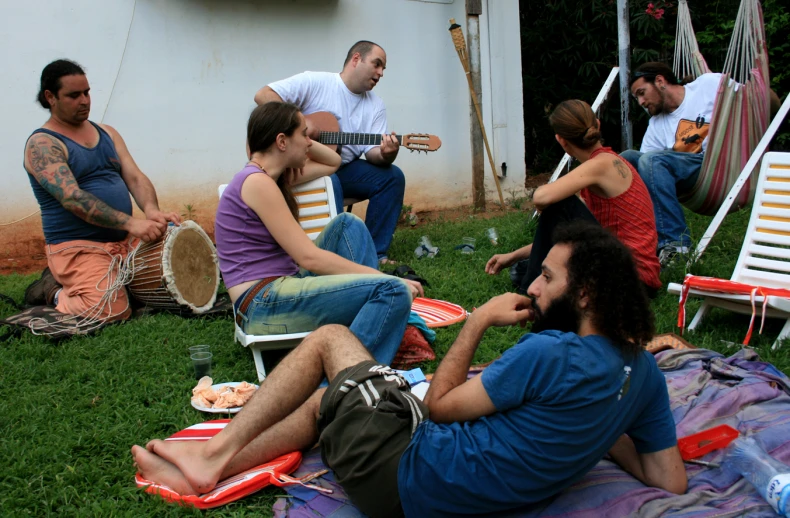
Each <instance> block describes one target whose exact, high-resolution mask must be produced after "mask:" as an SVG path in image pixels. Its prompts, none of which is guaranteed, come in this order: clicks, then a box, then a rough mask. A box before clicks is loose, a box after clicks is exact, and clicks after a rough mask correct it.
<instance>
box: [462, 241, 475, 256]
mask: <svg viewBox="0 0 790 518" xmlns="http://www.w3.org/2000/svg"><path fill="white" fill-rule="evenodd" d="M474 252H475V238H473V237H465V238H464V239H463V246H462V247H461V253H464V254H473V253H474Z"/></svg>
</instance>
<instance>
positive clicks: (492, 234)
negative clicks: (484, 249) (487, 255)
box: [486, 227, 499, 246]
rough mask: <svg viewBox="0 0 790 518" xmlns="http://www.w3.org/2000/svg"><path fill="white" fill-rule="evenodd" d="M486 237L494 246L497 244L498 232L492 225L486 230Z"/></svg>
mask: <svg viewBox="0 0 790 518" xmlns="http://www.w3.org/2000/svg"><path fill="white" fill-rule="evenodd" d="M486 237H487V238H488V240H489V241H490V242H491V244H492V245H494V246H496V245H498V244H499V233H498V232H497V231H496V229H495V228H494V227H491V228H489V229H488V230H486Z"/></svg>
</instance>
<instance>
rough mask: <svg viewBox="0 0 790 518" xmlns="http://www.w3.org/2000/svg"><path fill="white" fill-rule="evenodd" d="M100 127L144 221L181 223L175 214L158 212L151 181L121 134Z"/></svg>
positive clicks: (107, 127) (163, 223)
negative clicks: (111, 146) (117, 160)
mask: <svg viewBox="0 0 790 518" xmlns="http://www.w3.org/2000/svg"><path fill="white" fill-rule="evenodd" d="M101 127H102V128H103V129H104V130H105V131H106V132H107V133H109V134H110V137H112V141H113V144H115V151H116V152H117V153H118V159H119V160H120V162H121V177H122V178H123V181H124V183H126V187H127V188H128V189H129V192H130V193H132V196H133V197H134V201H135V202H136V203H137V206H138V207H140V209H142V211H143V212H144V213H145V217H146V219H149V220H151V221H156V222H158V223H161V224H162V225H167V222H168V221H172V222H173V223H175V224H178V223H180V222H181V218H180V217H179V216H178V214H176V213H175V212H162V211H161V210H159V201H158V200H157V198H156V190H155V189H154V184H152V183H151V180H150V179H149V178H148V177H147V176H146V175H145V174H144V173H143V172H142V171H141V170H140V168H139V167H137V163H135V161H134V159H133V158H132V155H131V153H129V149H128V148H127V147H126V142H124V140H123V137H121V134H120V133H118V131H116V129H115V128H113V127H112V126H108V125H107V124H102V125H101Z"/></svg>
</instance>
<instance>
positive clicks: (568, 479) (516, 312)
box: [132, 223, 686, 517]
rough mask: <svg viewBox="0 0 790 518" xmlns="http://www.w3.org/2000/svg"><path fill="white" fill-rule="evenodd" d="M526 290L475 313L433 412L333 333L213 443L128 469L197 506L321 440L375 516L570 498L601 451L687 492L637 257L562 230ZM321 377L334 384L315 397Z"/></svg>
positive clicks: (286, 367)
mask: <svg viewBox="0 0 790 518" xmlns="http://www.w3.org/2000/svg"><path fill="white" fill-rule="evenodd" d="M612 272H616V274H615V275H613V274H612ZM528 294H529V295H530V297H531V300H530V298H526V297H522V296H520V295H517V294H515V293H506V294H504V295H500V296H498V297H495V298H493V299H491V300H490V301H489V302H488V303H486V304H485V305H483V306H482V307H480V308H478V309H477V310H476V311H475V312H474V313H472V315H471V316H470V317H469V320H468V321H467V323H466V325H464V327H463V329H462V330H461V333H460V334H459V336H458V339H457V340H456V341H455V343H454V344H453V346H452V347H451V348H450V350H449V351H448V352H447V355H446V356H445V358H444V360H443V361H442V362H441V364H440V365H439V367H438V369H437V371H436V374H435V375H434V377H433V381H432V383H431V386H430V390H429V391H428V393H427V395H426V396H425V401H424V403H423V402H421V401H420V400H419V399H417V398H416V397H414V396H413V395H412V394H411V393H410V392H409V388H408V384H407V383H406V382H405V381H404V380H403V379H402V378H401V377H400V376H398V375H397V374H396V373H395V372H393V371H392V370H391V369H390V368H389V367H386V366H382V365H378V364H376V362H375V361H373V358H372V357H371V356H370V353H368V352H367V351H366V350H365V348H364V347H363V346H362V344H360V343H359V341H358V340H357V339H356V338H355V337H354V335H353V334H351V332H349V331H348V329H346V328H345V327H342V326H324V327H322V328H320V329H318V330H316V331H315V332H313V333H312V334H310V336H309V337H308V338H307V339H305V340H304V342H302V344H301V345H300V346H299V347H297V348H296V349H294V351H293V352H291V353H290V354H289V355H288V356H287V357H286V358H285V359H284V360H283V361H282V362H281V363H280V365H279V366H278V367H277V368H276V369H275V370H274V371H273V372H272V373H271V375H269V377H267V378H266V381H264V383H263V384H262V385H261V388H260V389H259V390H258V391H257V393H256V394H255V396H253V398H252V400H250V402H248V403H247V405H246V406H245V407H244V410H243V411H242V412H241V413H239V414H238V416H236V418H235V419H233V421H231V423H230V424H229V425H228V426H227V427H226V428H225V429H224V430H223V431H222V432H220V433H219V434H217V435H216V436H215V437H214V438H213V439H211V440H210V441H208V442H204V443H191V442H164V441H161V440H154V441H151V442H150V443H148V445H147V447H146V449H143V448H141V447H139V446H135V447H133V448H132V455H133V456H134V460H135V462H136V463H137V465H138V467H139V469H140V471H141V473H142V475H143V476H144V477H145V478H146V479H148V480H152V481H155V482H158V483H162V484H166V485H168V486H170V487H171V488H173V489H174V490H176V491H178V492H180V493H182V494H198V493H204V492H207V491H209V490H211V489H212V488H213V487H214V486H215V484H217V481H218V480H222V479H224V478H226V477H229V476H231V475H234V474H236V473H239V472H241V471H244V470H246V469H249V468H251V467H253V466H256V465H258V464H261V463H263V462H266V461H268V460H270V459H273V458H275V457H277V456H279V455H282V454H284V453H286V452H290V451H293V450H301V449H305V448H309V447H310V446H312V445H313V444H315V442H316V440H318V441H319V444H320V446H321V449H322V455H323V459H324V462H325V463H326V464H327V465H329V466H330V467H331V468H332V469H333V470H334V471H335V473H336V475H337V478H338V481H339V483H340V484H341V485H342V486H343V488H344V489H345V490H346V492H347V493H348V495H349V497H350V498H351V500H352V502H353V503H354V504H355V505H356V506H357V507H359V508H360V509H361V510H362V511H363V512H364V513H366V514H368V515H369V516H373V517H376V516H400V515H403V514H405V515H406V516H436V515H440V514H441V515H445V514H453V515H454V514H474V513H480V514H483V513H493V512H496V511H502V510H507V509H512V508H516V507H520V506H523V505H526V504H530V503H533V502H537V501H539V500H542V499H544V498H547V497H549V496H551V495H554V494H556V493H558V492H560V491H562V490H563V489H565V488H567V487H568V486H570V485H571V484H572V483H573V482H575V481H577V480H579V479H580V478H581V477H582V476H584V474H585V473H587V472H588V471H589V470H590V469H591V468H592V467H593V466H594V465H595V464H596V463H597V462H598V461H599V460H600V459H601V458H602V457H603V456H604V455H606V453H607V452H608V453H609V454H610V455H611V456H612V458H613V459H614V460H615V461H617V462H618V463H619V464H620V465H621V466H622V467H623V468H624V469H626V470H627V471H629V472H630V473H632V474H633V475H634V476H635V477H637V478H638V479H640V480H641V481H643V482H644V483H645V484H648V485H650V486H655V487H659V488H663V489H665V490H667V491H671V492H674V493H682V492H684V491H685V490H686V472H685V469H684V467H683V462H682V460H681V458H680V454H679V452H678V448H677V441H676V437H675V425H674V422H673V420H672V415H671V414H670V409H669V397H668V395H667V389H666V384H665V382H664V376H663V375H662V374H661V372H660V371H659V369H658V367H657V366H656V362H655V360H653V357H652V355H650V354H649V353H647V352H645V351H644V350H643V349H642V345H641V344H644V343H645V342H647V341H648V340H649V339H650V338H651V337H652V335H653V328H654V326H653V314H652V313H651V311H650V308H649V306H648V301H647V298H646V296H645V294H644V292H643V289H642V285H641V282H640V281H639V277H638V276H637V273H636V269H635V267H634V263H633V260H632V258H631V255H630V253H629V252H628V250H627V249H626V248H625V247H624V246H623V245H622V244H620V242H619V241H618V240H617V239H616V238H615V237H614V236H613V235H612V234H610V233H609V232H608V231H606V230H604V229H602V228H600V227H595V226H589V224H585V223H572V224H570V226H566V227H562V228H560V229H558V231H557V233H556V234H555V245H554V247H553V248H552V249H551V251H550V252H549V254H548V256H547V257H546V259H545V261H544V262H543V274H542V275H541V276H540V277H538V278H537V279H536V280H535V282H534V283H533V284H532V285H531V286H530V287H529V290H528ZM529 320H532V321H533V323H532V333H530V334H527V335H525V336H524V337H522V338H521V340H520V341H519V342H518V343H517V344H516V345H515V346H514V347H512V348H511V349H510V350H508V351H507V352H505V354H503V355H502V358H500V359H499V360H497V361H495V362H494V363H492V364H491V365H490V366H489V367H487V368H486V369H485V370H484V371H483V373H482V374H481V375H479V376H477V377H475V378H472V379H470V380H468V381H467V376H466V374H467V371H468V369H469V366H470V364H471V362H472V358H473V357H474V354H475V351H476V350H477V347H478V345H479V344H480V341H481V339H482V337H483V334H484V333H485V331H486V330H487V329H488V328H489V327H491V326H508V325H514V324H517V323H518V324H521V325H524V324H525V322H527V321H529ZM324 376H327V378H329V379H331V380H332V382H331V383H330V385H329V387H328V388H326V389H317V387H318V385H319V383H320V382H321V379H322V378H323V377H324ZM429 416H430V417H429ZM626 434H627V435H626Z"/></svg>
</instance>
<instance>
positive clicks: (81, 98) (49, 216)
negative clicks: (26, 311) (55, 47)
mask: <svg viewBox="0 0 790 518" xmlns="http://www.w3.org/2000/svg"><path fill="white" fill-rule="evenodd" d="M38 102H39V103H40V104H41V106H43V107H44V108H46V109H48V110H49V111H50V118H49V120H47V122H45V123H44V125H43V126H42V127H41V128H39V129H37V130H35V131H34V132H33V134H32V135H31V136H30V137H29V138H28V140H27V144H26V145H25V161H24V164H25V169H26V170H27V172H28V175H29V176H28V178H29V179H30V185H31V186H32V188H33V193H34V194H35V196H36V199H37V200H38V203H39V206H40V207H41V221H42V226H43V228H44V238H45V241H46V252H47V264H48V268H47V269H46V270H44V273H43V274H42V276H41V279H40V280H39V281H36V282H35V283H33V284H31V285H30V286H29V287H28V289H27V290H26V292H25V304H27V305H29V306H37V305H45V304H46V305H54V306H55V309H56V310H57V311H59V312H61V313H66V314H70V315H85V314H91V315H90V316H92V317H94V318H98V319H101V320H104V321H111V320H120V319H126V318H129V316H130V314H131V310H130V308H129V302H128V298H127V294H126V290H125V289H124V288H123V287H120V288H117V289H113V284H114V283H115V280H116V275H117V272H118V268H117V262H116V263H113V261H114V260H115V261H117V260H118V259H123V258H124V257H126V255H127V253H128V250H129V246H128V244H129V243H128V241H129V238H130V237H131V238H139V239H142V240H143V241H153V240H156V239H158V238H160V237H161V236H162V235H163V233H164V232H165V230H166V228H167V224H168V222H173V223H176V224H178V223H180V218H179V216H178V214H176V213H174V212H162V211H161V210H160V209H159V203H158V201H157V198H156V191H155V190H154V186H153V184H152V183H151V181H150V180H149V179H148V177H147V176H146V175H145V174H143V172H142V171H140V169H139V168H138V167H137V164H135V162H134V159H132V156H131V155H130V154H129V150H128V149H127V148H126V144H125V143H124V141H123V138H121V135H120V134H119V133H118V132H117V131H116V130H115V129H114V128H112V127H110V126H108V125H106V124H96V123H93V122H91V121H89V120H88V116H89V114H90V106H91V98H90V86H89V85H88V78H87V77H86V76H85V72H84V71H83V69H82V68H81V67H80V66H79V65H78V64H76V63H74V62H72V61H68V60H64V59H59V60H57V61H53V62H52V63H50V64H49V65H47V66H46V67H45V68H44V70H43V71H42V73H41V90H40V91H39V93H38ZM130 193H131V195H132V196H133V197H134V200H135V202H136V203H137V206H138V207H139V208H140V209H141V210H142V211H143V212H144V213H145V219H140V218H133V217H132V216H131V214H132V203H131V200H130V198H129V194H130ZM108 292H109V293H110V294H111V295H108ZM112 292H114V295H112Z"/></svg>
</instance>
